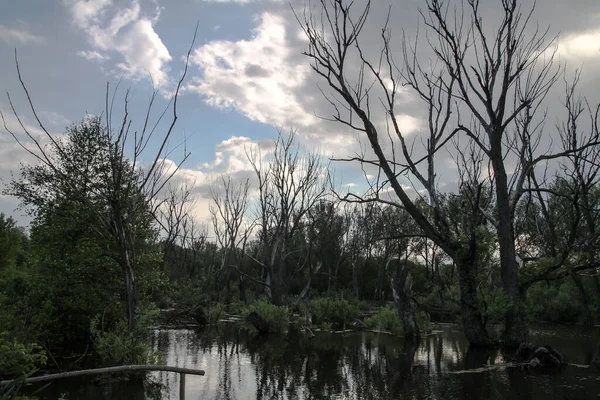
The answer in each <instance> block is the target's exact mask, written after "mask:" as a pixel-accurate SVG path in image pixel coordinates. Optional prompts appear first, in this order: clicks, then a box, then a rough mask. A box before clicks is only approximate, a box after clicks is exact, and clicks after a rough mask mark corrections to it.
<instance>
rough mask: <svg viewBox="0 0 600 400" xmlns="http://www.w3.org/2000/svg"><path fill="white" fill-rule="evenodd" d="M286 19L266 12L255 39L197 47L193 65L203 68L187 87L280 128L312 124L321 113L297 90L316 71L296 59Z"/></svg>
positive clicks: (213, 102) (221, 105) (216, 103)
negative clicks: (305, 103) (306, 105)
mask: <svg viewBox="0 0 600 400" xmlns="http://www.w3.org/2000/svg"><path fill="white" fill-rule="evenodd" d="M290 56H291V49H290V47H289V46H288V43H287V41H286V30H285V23H284V20H283V18H282V17H280V16H278V15H274V14H271V13H263V14H262V15H261V16H260V18H259V25H258V27H257V28H256V29H255V30H254V31H253V36H252V37H251V38H250V39H249V40H240V41H237V42H233V41H226V40H218V41H212V42H209V43H208V44H205V45H204V46H202V47H200V48H198V49H196V50H195V51H194V53H193V55H192V63H193V64H195V65H197V66H199V67H200V68H201V69H202V71H203V76H202V78H196V79H194V80H193V81H192V83H191V84H190V85H188V87H187V89H188V90H192V91H195V92H197V93H199V94H201V95H203V96H204V99H205V101H206V102H207V103H208V104H210V105H212V106H214V107H219V108H228V107H232V108H235V109H236V110H238V111H239V112H241V113H242V114H244V115H245V116H247V117H248V118H250V119H251V120H254V121H259V122H262V123H266V124H272V125H275V126H290V125H295V126H309V125H312V124H314V123H316V122H317V119H316V117H315V116H314V115H313V114H312V113H311V112H309V111H307V110H305V109H304V107H303V106H302V104H301V102H300V99H298V98H297V95H296V93H295V90H297V89H298V88H299V87H301V86H302V85H303V84H304V82H305V80H306V78H307V75H308V73H309V71H310V68H309V66H308V65H297V64H294V63H291V62H290V61H289V58H290Z"/></svg>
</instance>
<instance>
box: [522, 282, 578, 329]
mask: <svg viewBox="0 0 600 400" xmlns="http://www.w3.org/2000/svg"><path fill="white" fill-rule="evenodd" d="M578 299H579V297H578V294H577V288H576V287H575V285H574V284H573V283H572V281H571V280H567V281H562V282H552V283H549V284H548V283H546V282H538V283H536V284H534V285H533V286H532V287H531V288H530V289H529V290H528V291H527V301H526V306H527V309H528V311H529V313H530V315H531V316H532V317H533V318H535V319H538V320H542V321H549V322H567V323H575V322H578V321H579V319H580V318H581V306H580V304H579V301H578Z"/></svg>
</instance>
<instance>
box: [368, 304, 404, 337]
mask: <svg viewBox="0 0 600 400" xmlns="http://www.w3.org/2000/svg"><path fill="white" fill-rule="evenodd" d="M365 325H366V327H367V328H369V329H376V330H380V331H389V332H391V333H393V334H394V335H396V336H404V328H403V325H402V320H401V319H400V316H399V315H398V312H396V310H394V309H393V308H391V307H381V308H380V309H379V311H378V312H377V314H374V315H372V316H370V317H368V318H367V319H365Z"/></svg>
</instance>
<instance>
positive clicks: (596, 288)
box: [592, 272, 600, 324]
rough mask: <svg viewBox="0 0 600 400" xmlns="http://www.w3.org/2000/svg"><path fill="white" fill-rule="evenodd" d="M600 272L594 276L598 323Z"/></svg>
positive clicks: (599, 311) (599, 312) (599, 320)
mask: <svg viewBox="0 0 600 400" xmlns="http://www.w3.org/2000/svg"><path fill="white" fill-rule="evenodd" d="M598 274H599V273H598V272H597V273H596V274H595V275H594V276H592V279H593V281H594V292H595V293H596V323H597V324H600V279H598Z"/></svg>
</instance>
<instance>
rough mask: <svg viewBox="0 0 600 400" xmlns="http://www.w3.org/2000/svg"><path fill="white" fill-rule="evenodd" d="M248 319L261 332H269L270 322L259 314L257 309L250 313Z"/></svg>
mask: <svg viewBox="0 0 600 400" xmlns="http://www.w3.org/2000/svg"><path fill="white" fill-rule="evenodd" d="M246 321H248V322H249V323H251V324H252V326H254V327H255V328H256V330H257V331H259V332H260V333H269V323H268V322H267V321H265V320H264V319H263V318H262V317H261V316H260V315H258V313H257V312H256V311H252V312H251V313H250V314H248V316H247V317H246Z"/></svg>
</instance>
